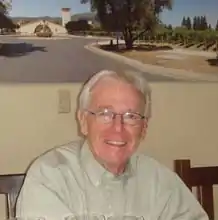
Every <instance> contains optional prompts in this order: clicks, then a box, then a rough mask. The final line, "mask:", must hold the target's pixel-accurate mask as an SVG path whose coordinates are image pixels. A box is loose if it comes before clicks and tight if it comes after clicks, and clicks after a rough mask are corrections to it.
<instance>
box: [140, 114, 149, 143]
mask: <svg viewBox="0 0 218 220" xmlns="http://www.w3.org/2000/svg"><path fill="white" fill-rule="evenodd" d="M147 129H148V118H146V119H145V120H144V122H143V127H142V133H141V139H142V140H143V139H144V138H145V136H146V134H147Z"/></svg>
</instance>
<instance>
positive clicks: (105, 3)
mask: <svg viewBox="0 0 218 220" xmlns="http://www.w3.org/2000/svg"><path fill="white" fill-rule="evenodd" d="M80 1H81V3H90V4H91V8H92V10H93V11H96V12H97V16H98V18H99V20H100V23H101V26H102V28H103V29H105V30H107V31H118V32H122V34H123V36H124V40H125V43H126V47H127V48H128V49H131V48H132V46H133V42H134V41H135V40H136V39H137V38H138V37H139V36H140V35H142V34H144V33H146V32H149V31H152V30H153V29H154V27H155V25H156V24H157V23H158V21H159V16H158V15H159V14H160V13H161V12H162V11H163V9H164V8H168V9H171V7H172V0H80ZM136 31H137V33H138V34H135V33H136Z"/></svg>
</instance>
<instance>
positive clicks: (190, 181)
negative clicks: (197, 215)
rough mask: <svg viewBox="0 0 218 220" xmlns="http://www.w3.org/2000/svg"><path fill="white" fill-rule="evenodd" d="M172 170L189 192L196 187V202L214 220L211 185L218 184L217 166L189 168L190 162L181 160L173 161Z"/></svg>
mask: <svg viewBox="0 0 218 220" xmlns="http://www.w3.org/2000/svg"><path fill="white" fill-rule="evenodd" d="M174 170H175V172H176V173H177V174H178V175H179V176H180V178H181V179H182V180H183V181H184V183H185V184H186V185H187V187H188V188H189V189H190V190H192V189H193V187H197V199H198V201H199V202H200V204H201V205H202V207H203V208H204V210H205V211H206V212H207V214H208V216H209V218H210V220H214V198H213V185H215V184H218V166H213V167H191V161H190V160H188V159H185V160H184V159H183V160H175V161H174Z"/></svg>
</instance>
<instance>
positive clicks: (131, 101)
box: [90, 77, 143, 111]
mask: <svg viewBox="0 0 218 220" xmlns="http://www.w3.org/2000/svg"><path fill="white" fill-rule="evenodd" d="M90 101H91V102H90V105H91V106H94V107H101V106H105V107H107V106H111V107H112V108H115V109H116V108H117V110H121V111H122V110H127V109H135V110H137V109H138V108H139V107H141V105H142V103H143V96H142V94H141V93H140V92H139V91H138V90H137V89H136V88H135V87H134V86H133V85H131V84H129V83H127V82H124V81H121V80H118V79H114V78H109V77H107V78H106V77H105V78H104V79H101V80H99V82H98V83H97V84H96V85H95V86H94V87H93V89H92V90H91V100H90Z"/></svg>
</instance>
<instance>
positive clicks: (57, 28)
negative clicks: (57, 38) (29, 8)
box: [17, 8, 71, 35]
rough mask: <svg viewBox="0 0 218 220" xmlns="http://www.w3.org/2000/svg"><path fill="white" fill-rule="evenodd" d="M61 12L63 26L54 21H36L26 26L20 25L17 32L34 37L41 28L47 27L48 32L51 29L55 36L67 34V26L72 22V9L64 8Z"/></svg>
mask: <svg viewBox="0 0 218 220" xmlns="http://www.w3.org/2000/svg"><path fill="white" fill-rule="evenodd" d="M61 12H62V13H61V15H62V17H61V19H62V25H60V24H57V23H55V22H53V21H52V20H47V19H43V20H42V19H36V20H32V21H31V22H28V23H25V24H22V23H18V24H19V25H20V28H19V29H17V32H18V33H20V34H22V35H32V34H35V33H36V32H37V30H39V29H40V27H42V26H46V28H47V30H48V29H49V31H51V32H52V33H53V34H54V35H55V34H66V33H67V30H66V28H65V24H66V23H67V22H69V21H70V20H71V14H70V9H69V8H62V10H61Z"/></svg>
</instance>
